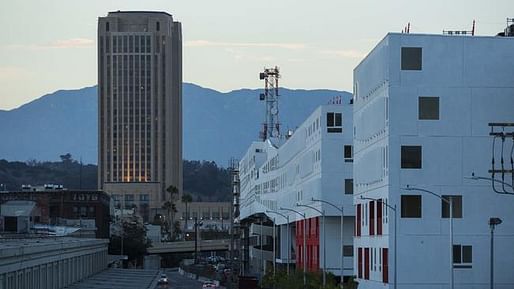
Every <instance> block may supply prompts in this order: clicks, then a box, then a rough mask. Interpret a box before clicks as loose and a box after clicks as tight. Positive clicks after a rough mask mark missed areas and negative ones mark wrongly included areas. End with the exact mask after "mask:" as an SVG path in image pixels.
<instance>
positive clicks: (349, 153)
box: [344, 145, 353, 163]
mask: <svg viewBox="0 0 514 289" xmlns="http://www.w3.org/2000/svg"><path fill="white" fill-rule="evenodd" d="M344 161H345V162H348V163H351V162H353V147H352V145H345V146H344Z"/></svg>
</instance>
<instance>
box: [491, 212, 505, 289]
mask: <svg viewBox="0 0 514 289" xmlns="http://www.w3.org/2000/svg"><path fill="white" fill-rule="evenodd" d="M501 223H502V219H500V218H490V219H489V227H490V228H491V271H490V274H491V276H490V285H491V289H493V288H494V228H495V227H496V226H497V225H499V224H501Z"/></svg>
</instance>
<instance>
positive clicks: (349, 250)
mask: <svg viewBox="0 0 514 289" xmlns="http://www.w3.org/2000/svg"><path fill="white" fill-rule="evenodd" d="M343 256H344V257H353V246H352V245H344V246H343Z"/></svg>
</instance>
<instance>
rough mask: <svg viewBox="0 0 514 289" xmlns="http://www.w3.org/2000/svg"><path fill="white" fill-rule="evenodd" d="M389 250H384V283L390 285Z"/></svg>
mask: <svg viewBox="0 0 514 289" xmlns="http://www.w3.org/2000/svg"><path fill="white" fill-rule="evenodd" d="M388 251H389V250H388V249H387V248H383V249H382V282H384V283H389V261H388V260H389V254H388Z"/></svg>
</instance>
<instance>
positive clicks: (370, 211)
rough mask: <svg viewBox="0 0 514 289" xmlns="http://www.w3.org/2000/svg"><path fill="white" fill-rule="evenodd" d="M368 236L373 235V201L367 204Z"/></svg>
mask: <svg viewBox="0 0 514 289" xmlns="http://www.w3.org/2000/svg"><path fill="white" fill-rule="evenodd" d="M369 235H370V236H373V235H375V201H370V202H369Z"/></svg>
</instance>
